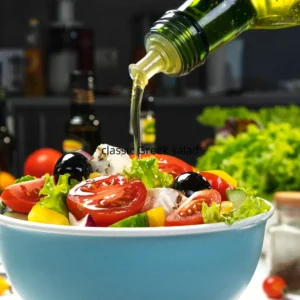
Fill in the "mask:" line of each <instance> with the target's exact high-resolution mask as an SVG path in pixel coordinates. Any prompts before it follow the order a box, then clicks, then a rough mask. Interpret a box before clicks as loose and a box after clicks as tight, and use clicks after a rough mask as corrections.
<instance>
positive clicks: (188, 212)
mask: <svg viewBox="0 0 300 300" xmlns="http://www.w3.org/2000/svg"><path fill="white" fill-rule="evenodd" d="M203 202H205V203H206V204H207V205H208V206H211V205H212V203H213V202H216V203H218V204H220V203H221V202H222V198H221V195H220V193H219V192H218V191H216V190H202V191H199V192H196V193H194V194H193V195H192V196H191V197H189V198H188V199H187V200H186V201H185V202H183V203H182V204H181V205H180V206H179V208H177V209H176V210H175V211H174V212H173V213H172V214H170V215H169V216H168V217H167V219H166V221H165V226H184V225H197V224H203V223H204V222H203V217H202V203H203Z"/></svg>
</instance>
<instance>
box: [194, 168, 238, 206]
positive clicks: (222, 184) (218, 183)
mask: <svg viewBox="0 0 300 300" xmlns="http://www.w3.org/2000/svg"><path fill="white" fill-rule="evenodd" d="M199 174H200V175H202V176H203V177H204V178H205V179H206V180H207V181H208V182H209V184H210V185H211V188H212V189H214V190H217V191H218V192H219V193H220V194H221V196H222V200H228V198H227V195H226V191H227V190H232V189H234V188H236V186H233V185H231V184H229V183H228V182H227V181H226V180H225V179H223V178H222V177H220V176H219V175H217V174H215V173H211V172H208V171H206V172H199Z"/></svg>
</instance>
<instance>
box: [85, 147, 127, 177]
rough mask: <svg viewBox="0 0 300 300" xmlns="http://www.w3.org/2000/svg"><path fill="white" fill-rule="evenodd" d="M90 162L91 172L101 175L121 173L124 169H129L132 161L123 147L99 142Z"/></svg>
mask: <svg viewBox="0 0 300 300" xmlns="http://www.w3.org/2000/svg"><path fill="white" fill-rule="evenodd" d="M90 164H91V166H92V168H93V172H97V173H100V174H102V175H114V174H118V173H119V174H121V173H122V172H123V170H124V169H125V170H126V171H129V170H130V168H131V166H132V161H131V158H130V156H129V155H128V154H127V152H126V151H125V150H124V149H122V148H118V147H114V146H110V145H108V144H101V145H99V146H98V147H97V149H96V151H95V153H94V154H93V158H92V159H91V160H90Z"/></svg>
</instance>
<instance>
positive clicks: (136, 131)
mask: <svg viewBox="0 0 300 300" xmlns="http://www.w3.org/2000/svg"><path fill="white" fill-rule="evenodd" d="M143 94H144V88H143V87H142V86H141V85H140V84H138V82H137V80H134V81H133V86H132V92H131V105H130V122H131V127H132V130H133V145H134V154H135V155H137V157H138V159H140V157H141V153H140V145H141V128H140V127H141V125H140V114H141V104H142V99H143Z"/></svg>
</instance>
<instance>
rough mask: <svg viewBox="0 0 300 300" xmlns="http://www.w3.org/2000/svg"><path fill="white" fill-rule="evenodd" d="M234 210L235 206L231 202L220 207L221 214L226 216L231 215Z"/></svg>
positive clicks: (223, 203) (225, 202) (226, 202)
mask: <svg viewBox="0 0 300 300" xmlns="http://www.w3.org/2000/svg"><path fill="white" fill-rule="evenodd" d="M233 210H234V205H233V203H232V202H230V201H222V202H221V206H220V214H221V215H225V214H229V213H230V212H231V211H233Z"/></svg>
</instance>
